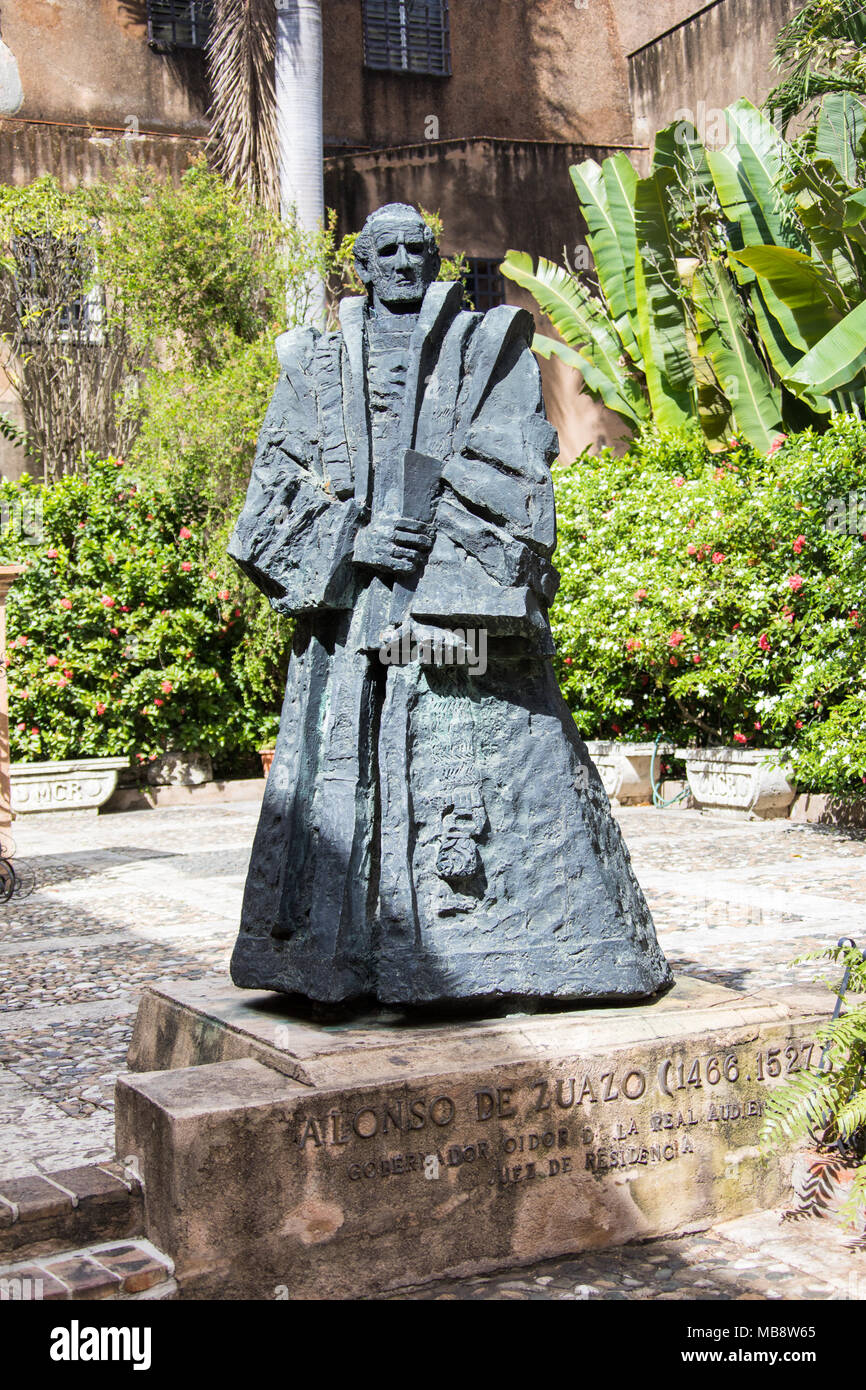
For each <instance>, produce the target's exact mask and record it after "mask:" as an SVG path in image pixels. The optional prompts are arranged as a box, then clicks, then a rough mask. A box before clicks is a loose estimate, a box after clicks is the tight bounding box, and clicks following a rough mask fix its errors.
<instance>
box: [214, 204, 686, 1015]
mask: <svg viewBox="0 0 866 1390" xmlns="http://www.w3.org/2000/svg"><path fill="white" fill-rule="evenodd" d="M356 257H357V267H358V273H359V275H360V277H361V280H362V281H363V283H364V285H365V287H366V290H367V293H366V295H365V296H364V297H361V298H350V299H345V300H344V301H343V303H342V305H341V310H340V325H341V331H340V332H333V333H319V332H317V331H316V330H315V329H314V328H298V329H294V330H293V331H292V332H290V333H286V334H285V335H284V336H283V337H282V338H280V339H279V341H278V343H277V353H278V357H279V361H280V366H281V368H282V371H281V374H280V379H279V382H278V384H277V387H276V390H275V393H274V397H273V401H272V403H271V406H270V409H269V411H268V415H267V418H266V420H265V424H264V428H263V430H262V433H261V437H260V440H259V446H258V453H257V456H256V463H255V468H254V470H253V475H252V479H251V482H250V486H249V492H248V494H247V499H246V505H245V507H244V511H243V514H242V516H241V518H240V520H239V521H238V524H237V528H236V530H235V533H234V536H233V538H232V541H231V544H230V553H231V554H232V555H233V556H234V558H235V560H236V561H237V562H238V564H239V565H240V566H241V568H242V569H243V570H244V571H245V573H246V574H248V575H249V576H250V577H251V578H252V579H253V580H254V582H255V583H256V584H257V585H259V587H260V588H261V589H263V590H264V592H265V593H266V594H267V595H268V596H269V598H270V601H271V603H272V604H273V606H274V608H275V609H277V611H278V612H280V613H287V614H291V615H292V616H293V617H294V619H295V638H294V648H293V653H292V659H291V664H290V669H289V677H288V684H287V689H286V698H285V704H284V706H283V713H282V720H281V724H280V734H279V738H278V741H277V748H276V754H275V757H274V762H273V766H272V768H271V772H270V776H269V778H268V782H267V787H266V791H265V798H264V804H263V807H262V813H261V820H260V822H259V828H258V832H257V835H256V839H255V844H254V846H253V852H252V859H251V862H250V870H249V877H248V879H247V886H246V893H245V897H244V906H243V918H242V922H241V930H240V934H239V936H238V940H237V944H236V946H235V950H234V956H233V959H232V978H233V980H234V981H235V983H236V984H238V985H241V986H246V987H250V988H258V989H272V990H280V991H283V992H285V993H289V994H300V995H304V996H306V997H307V998H310V999H313V1000H318V1001H342V1000H351V999H358V998H363V997H372V998H375V999H378V1000H379V1001H381V1002H382V1003H387V1004H430V1003H454V1002H457V1001H469V1000H475V1001H484V1002H487V1001H491V1000H498V1001H508V1000H515V1001H518V1000H527V999H551V1000H553V999H557V1000H563V1001H565V1000H575V1001H581V1000H594V999H623V1000H630V999H638V998H643V997H646V996H647V995H650V994H653V993H655V992H656V991H657V990H659V989H661V988H662V987H664V986H665V985H667V984H668V983H669V982H670V978H671V977H670V971H669V968H668V965H667V962H666V961H665V959H664V957H663V955H662V953H661V951H660V949H659V947H658V944H657V942H656V937H655V931H654V928H653V923H652V918H651V916H650V913H649V909H648V908H647V905H646V902H645V901H644V898H643V895H642V893H641V890H640V888H639V887H638V884H637V882H636V880H635V878H634V875H633V872H632V869H631V864H630V860H629V856H628V852H627V850H626V849H625V847H624V845H623V843H622V839H621V837H620V833H619V829H618V827H617V825H616V823H615V821H614V820H613V817H612V816H611V812H610V806H609V803H608V800H607V796H606V794H605V792H604V789H603V787H602V784H601V781H600V778H599V776H598V774H597V772H596V771H595V768H594V767H593V766H592V763H591V762H590V760H589V757H588V755H587V752H586V749H585V748H584V746H583V744H582V743H581V741H580V739H579V738H578V736H577V733H576V731H575V727H574V722H573V720H572V718H571V715H570V713H569V711H568V708H567V707H566V705H565V702H564V700H563V698H562V695H561V693H560V691H559V688H558V686H557V683H556V679H555V677H554V674H553V670H552V667H551V663H550V657H551V655H552V652H553V644H552V640H551V635H550V627H549V623H548V617H547V612H548V606H549V604H550V602H551V600H552V599H553V597H554V594H555V592H556V588H557V584H558V575H557V573H556V570H555V569H554V568H553V565H552V564H551V555H552V554H553V550H554V546H555V543H556V529H555V527H556V523H555V514H554V501H553V486H552V481H551V474H550V465H551V461H552V460H553V458H554V457H555V455H556V449H557V439H556V433H555V431H554V430H553V429H552V428H551V426H550V425H549V424H548V422H547V420H546V418H545V413H544V403H543V401H542V395H541V382H540V375H539V371H538V366H537V363H536V361H535V358H534V357H533V355H532V352H531V350H530V343H531V340H532V333H533V321H532V316H531V315H530V314H529V313H528V312H527V311H526V310H523V309H514V308H509V307H506V306H502V307H500V308H496V309H492V310H491V311H490V312H489V313H487V314H479V313H471V312H467V311H466V310H465V309H464V308H463V287H462V286H461V285H460V284H456V283H443V282H437V278H436V277H437V274H438V271H439V264H440V262H439V253H438V249H437V247H436V244H435V240H434V238H433V236H432V235H431V233H430V231H429V229H428V228H427V226H426V225H425V223H424V221H423V219H422V218H421V217H420V216H419V214H418V213H417V212H416V211H415V210H414V209H413V208H410V207H406V206H404V205H402V204H397V205H391V206H388V207H384V208H380V209H379V210H378V211H377V212H375V213H373V215H372V216H371V217H370V218H369V219H368V221H367V223H366V225H365V226H364V229H363V231H362V232H361V234H360V236H359V238H358V241H357V245H356Z"/></svg>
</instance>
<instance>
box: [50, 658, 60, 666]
mask: <svg viewBox="0 0 866 1390" xmlns="http://www.w3.org/2000/svg"><path fill="white" fill-rule="evenodd" d="M47 664H48V665H49V666H59V665H60V657H59V656H49V658H48V662H47Z"/></svg>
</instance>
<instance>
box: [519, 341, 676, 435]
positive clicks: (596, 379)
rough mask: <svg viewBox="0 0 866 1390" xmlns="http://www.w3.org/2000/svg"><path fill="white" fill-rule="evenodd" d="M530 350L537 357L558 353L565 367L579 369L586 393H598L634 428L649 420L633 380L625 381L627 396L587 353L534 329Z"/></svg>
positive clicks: (645, 402)
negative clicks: (565, 364)
mask: <svg viewBox="0 0 866 1390" xmlns="http://www.w3.org/2000/svg"><path fill="white" fill-rule="evenodd" d="M532 350H533V352H537V353H538V355H539V357H544V358H547V359H548V360H549V359H550V358H551V357H558V358H560V360H561V361H563V362H566V363H567V364H568V366H569V367H574V368H575V370H576V371H578V372H580V373H581V375H582V377H583V380H584V382H585V384H586V388H587V390H588V391H589V393H590V395H592V396H597V397H599V398H600V399H601V400H602V401H603V403H604V404H605V405H606V406H607V408H608V410H613V411H614V412H615V413H616V414H617V415H619V417H620V418H621V419H622V420H624V421H625V422H626V424H627V425H630V426H631V427H632V428H633V429H637V428H638V427H639V426H640V425H641V424H642V423H644V422H645V421H647V420H649V418H650V408H649V402H648V401H647V399H646V397H645V396H644V395H643V394H642V393H641V392H640V391H638V390H637V388H636V384H635V383H631V382H629V383H628V388H629V396H628V398H627V397H626V396H625V395H623V393H622V392H621V391H620V390H619V389H618V388H617V386H616V385H615V384H614V382H612V381H611V379H610V377H608V376H607V375H606V374H605V373H604V372H603V371H600V370H599V368H598V367H596V365H595V363H594V362H592V361H591V360H590V359H589V358H588V357H585V356H584V354H583V353H582V352H578V351H576V349H575V348H571V347H569V346H568V344H567V343H561V342H557V340H556V339H555V338H548V337H546V336H545V335H544V334H543V333H536V335H535V337H534V338H533V340H532Z"/></svg>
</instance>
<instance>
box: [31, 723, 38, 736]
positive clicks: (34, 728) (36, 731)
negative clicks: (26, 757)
mask: <svg viewBox="0 0 866 1390" xmlns="http://www.w3.org/2000/svg"><path fill="white" fill-rule="evenodd" d="M30 732H31V734H38V733H39V730H38V729H37V728H36V725H35V724H34V726H33V728H32V729H31V730H30Z"/></svg>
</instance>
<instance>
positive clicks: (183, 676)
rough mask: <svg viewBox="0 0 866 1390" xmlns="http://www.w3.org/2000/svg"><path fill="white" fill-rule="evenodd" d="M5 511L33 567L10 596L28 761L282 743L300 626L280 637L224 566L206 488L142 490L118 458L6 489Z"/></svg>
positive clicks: (12, 650) (2, 496)
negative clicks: (215, 555)
mask: <svg viewBox="0 0 866 1390" xmlns="http://www.w3.org/2000/svg"><path fill="white" fill-rule="evenodd" d="M0 507H2V508H3V517H4V521H5V525H4V527H3V545H2V558H3V561H4V562H5V563H10V562H15V563H20V564H24V565H26V571H25V573H24V575H22V577H21V578H20V579H18V580H17V581H16V583H15V585H14V586H13V588H12V590H11V592H10V595H9V600H8V636H7V656H6V665H7V677H8V681H9V717H10V737H11V748H12V758H13V760H17V759H20V760H22V761H39V760H41V759H54V758H58V759H59V758H71V757H101V756H105V757H108V756H112V755H118V756H119V755H123V754H130V755H134V756H137V757H138V758H139V760H142V761H143V760H144V759H146V758H148V757H150V756H153V755H156V754H158V753H160V752H161V751H163V750H165V749H167V748H182V749H188V750H195V749H201V750H204V751H206V752H208V753H212V754H214V753H216V754H219V753H223V752H231V751H233V750H238V751H249V750H253V749H255V748H257V747H258V746H260V745H261V744H262V743H263V742H267V741H269V740H271V739H272V738H273V736H274V733H275V731H276V726H277V712H278V710H279V705H280V695H281V683H282V678H283V668H284V658H285V655H286V647H287V643H288V636H289V634H288V629H287V627H286V625H285V624H280V623H279V621H278V620H274V621H273V623H272V624H271V627H270V631H269V632H268V633H264V632H263V631H262V621H261V618H260V613H259V608H258V606H257V604H256V602H255V601H252V602H251V601H250V599H249V597H248V595H247V594H246V593H245V592H244V589H243V585H242V584H241V580H240V576H239V575H238V572H237V570H236V569H235V568H234V566H233V565H231V562H230V561H228V560H227V559H226V560H224V561H222V562H221V563H217V564H216V565H215V564H214V563H213V562H212V561H210V560H209V559H208V551H209V549H213V548H214V547H213V543H212V542H211V543H210V545H209V542H208V538H207V536H206V534H205V531H204V520H205V518H204V512H203V506H202V503H201V502H200V501H199V500H197V498H196V495H195V494H194V493H193V492H191V491H187V492H186V493H184V492H183V491H180V490H174V491H172V490H169V489H166V488H159V487H156V486H150V487H147V488H143V487H140V486H139V485H137V484H136V482H135V480H134V478H133V477H132V475H131V474H130V472H129V471H128V470H127V469H126V467H125V466H124V464H123V463H122V462H121V461H120V460H113V459H109V460H106V461H102V462H92V464H91V466H90V469H89V473H88V477H87V479H86V480H85V479H83V478H78V477H67V478H65V479H63V480H62V481H61V482H59V483H56V484H54V485H53V486H49V487H43V486H41V485H38V484H35V483H33V482H32V481H31V480H29V479H24V480H22V481H21V482H20V483H17V484H13V483H10V482H8V481H4V482H2V483H0ZM22 521H23V522H24V525H22ZM28 531H29V535H28V534H26V533H27V532H28ZM33 541H36V542H37V543H35V544H34V543H32V542H33ZM264 621H265V624H267V623H268V619H267V617H266V618H265V620H264Z"/></svg>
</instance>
